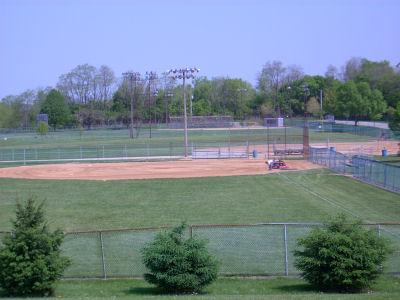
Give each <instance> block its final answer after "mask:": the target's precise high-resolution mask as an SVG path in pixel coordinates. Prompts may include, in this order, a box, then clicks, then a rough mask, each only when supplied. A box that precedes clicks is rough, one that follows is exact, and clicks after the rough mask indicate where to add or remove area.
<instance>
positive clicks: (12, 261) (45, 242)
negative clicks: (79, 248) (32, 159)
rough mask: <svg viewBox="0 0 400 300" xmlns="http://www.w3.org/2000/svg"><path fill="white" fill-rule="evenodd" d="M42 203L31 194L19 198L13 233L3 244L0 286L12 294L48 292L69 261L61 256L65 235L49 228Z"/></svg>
mask: <svg viewBox="0 0 400 300" xmlns="http://www.w3.org/2000/svg"><path fill="white" fill-rule="evenodd" d="M43 205H44V202H42V203H39V204H38V203H37V200H36V198H35V197H34V196H30V197H29V198H28V199H27V200H26V201H25V202H24V203H22V204H21V203H20V202H17V209H16V219H15V220H14V221H13V233H12V235H11V236H8V237H6V238H4V240H3V244H4V246H3V247H0V287H2V288H3V289H4V291H5V292H6V293H7V295H9V296H48V295H51V294H52V293H53V285H54V282H55V281H56V280H57V279H58V278H60V277H61V275H62V273H63V272H64V270H65V269H66V268H67V267H68V266H69V265H70V259H69V258H67V257H63V256H61V250H60V246H61V243H62V241H63V235H62V234H61V232H60V231H54V232H50V231H49V229H48V227H47V221H46V219H45V216H44V211H43Z"/></svg>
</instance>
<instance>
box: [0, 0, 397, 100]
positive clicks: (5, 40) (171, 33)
mask: <svg viewBox="0 0 400 300" xmlns="http://www.w3.org/2000/svg"><path fill="white" fill-rule="evenodd" d="M399 11H400V1H399V0H297V1H296V0H280V1H277V0H276V1H273V0H270V1H269V0H264V1H262V0H202V1H201V0H186V1H183V0H165V1H161V0H136V1H135V0H69V1H67V0H0V99H1V98H3V97H5V96H7V95H17V94H20V93H22V92H24V91H25V90H27V89H36V88H39V87H43V88H44V87H47V86H52V87H55V86H56V84H57V81H58V78H59V76H60V75H62V74H66V73H68V72H70V71H71V70H72V69H73V68H75V67H76V66H77V65H81V64H86V63H87V64H89V65H93V66H95V67H97V68H98V67H100V66H101V65H107V66H109V67H110V68H111V69H112V70H113V71H114V72H115V74H116V76H118V77H120V76H121V73H122V72H125V71H128V70H132V71H136V72H140V73H142V74H144V73H145V72H146V71H156V72H158V73H162V72H165V71H166V70H167V69H170V68H181V67H197V68H200V70H201V71H200V73H199V74H198V75H201V76H207V77H208V78H212V77H220V76H224V77H229V78H242V79H244V80H246V81H248V82H250V83H251V84H253V85H255V84H256V78H257V74H258V73H259V72H260V71H261V70H262V67H263V65H264V64H265V63H266V62H271V61H273V60H278V61H281V62H282V63H283V64H284V65H285V66H287V65H291V64H295V65H298V66H301V67H302V68H303V71H304V72H305V73H306V74H309V75H324V73H325V72H326V70H327V67H328V65H330V64H331V65H334V66H336V67H337V68H338V69H339V70H340V67H341V66H343V65H345V63H346V61H348V60H349V59H350V58H352V57H363V58H367V59H369V60H372V61H382V60H388V61H389V62H390V63H391V64H392V66H394V65H396V64H398V63H399V62H400V39H399V37H400V34H399V33H400V30H399V29H400V16H399Z"/></svg>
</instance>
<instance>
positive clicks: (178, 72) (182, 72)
mask: <svg viewBox="0 0 400 300" xmlns="http://www.w3.org/2000/svg"><path fill="white" fill-rule="evenodd" d="M197 72H200V69H199V68H182V69H170V70H168V71H167V73H168V74H171V73H173V75H172V78H174V79H183V130H184V134H185V157H187V156H188V141H187V112H186V79H190V78H195V76H194V73H197Z"/></svg>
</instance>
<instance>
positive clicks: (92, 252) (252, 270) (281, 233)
mask: <svg viewBox="0 0 400 300" xmlns="http://www.w3.org/2000/svg"><path fill="white" fill-rule="evenodd" d="M315 226H323V224H320V223H260V224H239V225H191V226H190V227H189V229H188V230H187V231H186V233H185V234H186V236H187V237H189V236H195V237H199V238H201V239H206V240H208V244H207V248H208V250H209V251H210V252H211V253H212V254H213V255H215V257H216V258H217V259H218V260H219V261H220V262H221V270H220V275H221V276H232V275H243V276H246V275H251V276H257V275H260V276H269V275H277V276H291V275H299V274H300V271H299V270H298V269H297V268H296V267H295V266H294V261H295V257H294V254H293V253H294V251H295V250H296V249H297V239H298V238H300V237H302V236H304V235H305V234H307V233H309V232H310V231H311V229H312V227H315ZM365 226H368V228H369V229H371V230H375V231H376V233H377V234H378V235H381V236H383V237H386V238H388V239H389V240H390V241H391V244H392V246H393V247H394V249H395V251H394V253H393V254H391V255H390V257H389V259H388V260H387V262H386V263H385V273H386V274H400V223H379V224H368V225H365ZM161 230H169V229H168V227H152V228H134V229H123V230H99V231H87V232H69V233H66V236H65V239H64V243H63V244H62V249H63V254H64V255H66V256H69V257H70V258H71V259H72V265H71V266H70V267H69V268H68V269H67V270H66V272H65V273H64V277H65V278H105V279H107V278H128V277H136V276H143V274H144V273H145V272H146V268H145V266H144V265H143V263H142V255H141V249H142V248H143V247H144V246H145V244H146V243H148V242H151V241H153V239H154V237H155V235H156V234H157V233H159V232H160V231H161ZM6 235H10V232H0V245H2V242H1V241H2V239H3V237H5V236H6Z"/></svg>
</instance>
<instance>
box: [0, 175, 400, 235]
mask: <svg viewBox="0 0 400 300" xmlns="http://www.w3.org/2000/svg"><path fill="white" fill-rule="evenodd" d="M282 174H283V175H278V174H276V173H275V174H267V175H259V176H233V177H210V178H186V179H151V180H121V181H106V182H101V181H74V180H72V181H70V180H65V181H61V180H60V181H57V180H27V179H6V178H2V179H0V190H1V193H0V230H9V229H10V228H11V223H10V218H11V217H12V216H13V214H14V213H13V211H14V207H15V199H16V198H17V197H19V198H22V199H25V198H26V197H27V196H28V195H29V194H31V193H32V194H35V195H37V196H38V197H39V198H40V199H46V208H47V212H48V216H49V219H50V222H51V225H52V226H53V227H60V228H62V229H63V230H66V231H75V230H94V229H111V228H130V227H141V226H162V225H176V224H178V223H179V222H181V221H182V220H184V219H186V220H187V222H188V223H189V224H235V223H258V222H321V221H324V220H326V217H327V216H329V215H336V214H337V213H339V212H346V213H349V214H354V215H356V216H358V217H360V218H361V219H363V220H368V221H373V222H399V221H400V217H399V216H400V205H399V195H398V194H395V193H392V192H389V191H385V190H382V189H380V188H377V187H374V186H370V185H367V184H365V183H361V182H358V181H355V180H353V179H351V178H348V177H344V176H337V175H332V174H333V173H331V172H330V171H328V170H326V169H318V170H311V171H304V172H287V173H282Z"/></svg>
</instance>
